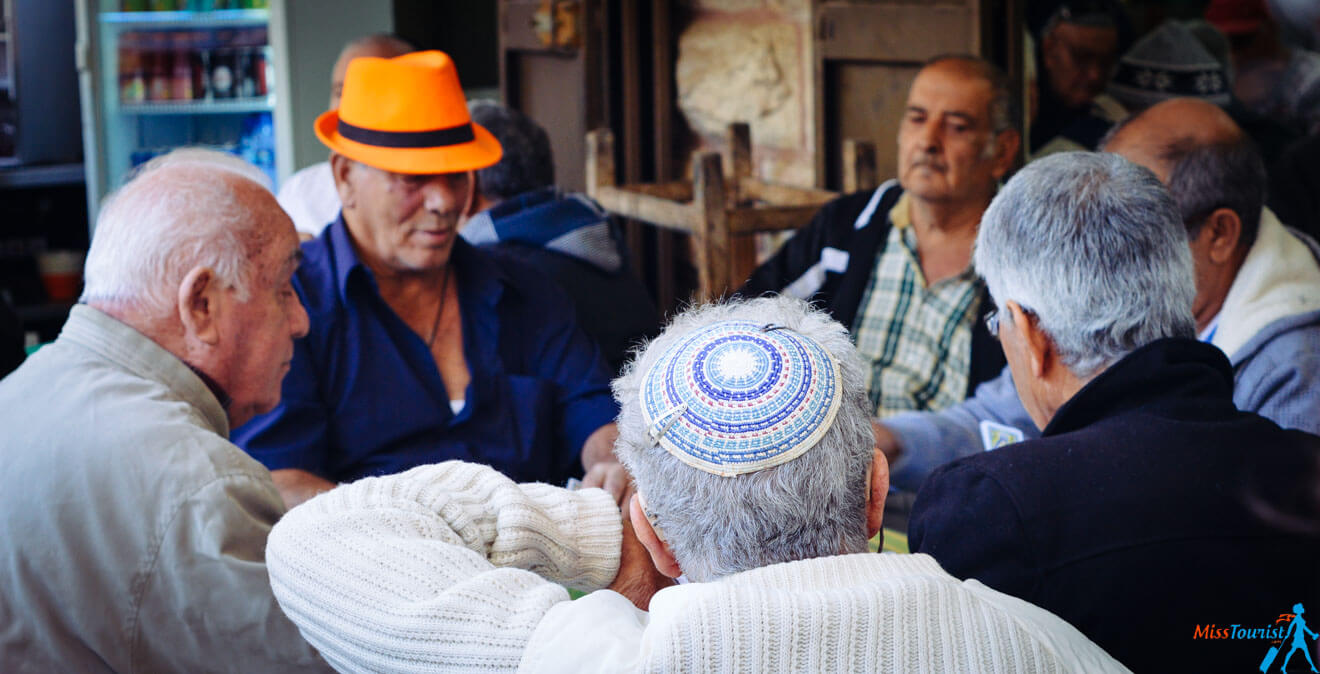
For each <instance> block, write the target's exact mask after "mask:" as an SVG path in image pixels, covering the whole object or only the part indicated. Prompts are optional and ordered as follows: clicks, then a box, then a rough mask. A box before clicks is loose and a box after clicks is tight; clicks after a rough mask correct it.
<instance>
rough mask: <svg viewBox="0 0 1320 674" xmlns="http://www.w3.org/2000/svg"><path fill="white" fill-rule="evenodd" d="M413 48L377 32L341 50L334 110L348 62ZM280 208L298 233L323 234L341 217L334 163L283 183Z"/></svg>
mask: <svg viewBox="0 0 1320 674" xmlns="http://www.w3.org/2000/svg"><path fill="white" fill-rule="evenodd" d="M410 51H413V46H412V45H411V44H409V43H408V42H407V41H406V40H403V39H401V38H399V37H398V36H395V35H389V34H386V33H375V34H373V35H367V36H365V37H360V38H358V39H356V40H353V41H352V42H349V43H348V44H346V45H344V48H343V49H342V50H341V51H340V52H339V58H338V59H336V60H335V66H334V68H333V69H332V70H331V71H330V109H331V110H338V109H339V97H340V96H341V95H342V94H343V92H344V76H345V74H346V73H347V72H348V64H349V62H350V61H352V60H353V59H355V58H361V57H363V56H376V57H379V58H394V57H395V56H403V55H404V54H407V53H408V52H410ZM279 201H280V207H281V208H283V209H284V211H285V212H286V213H288V214H289V217H290V218H293V226H294V228H296V229H297V230H298V235H299V236H301V237H303V238H304V239H310V238H312V237H314V236H316V235H318V234H320V233H321V232H322V231H323V230H324V229H325V228H326V226H327V225H329V224H330V223H331V222H334V220H335V218H336V217H338V216H339V208H340V203H339V192H338V191H337V190H336V189H335V178H334V176H333V175H332V174H331V173H330V162H328V161H323V162H319V163H316V164H312V165H311V166H308V167H307V168H305V169H303V170H301V171H299V172H297V173H295V174H293V175H291V176H289V178H288V180H285V181H284V184H283V185H280V195H279Z"/></svg>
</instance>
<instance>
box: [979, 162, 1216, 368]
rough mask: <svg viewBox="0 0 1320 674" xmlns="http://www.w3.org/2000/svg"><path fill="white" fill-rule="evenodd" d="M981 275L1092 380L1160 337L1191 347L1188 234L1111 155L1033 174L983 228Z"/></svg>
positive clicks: (1038, 166)
mask: <svg viewBox="0 0 1320 674" xmlns="http://www.w3.org/2000/svg"><path fill="white" fill-rule="evenodd" d="M974 262H975V265H976V270H977V272H979V273H980V274H981V276H983V277H984V278H985V281H986V285H987V286H988V287H989V289H990V294H991V295H992V296H993V297H994V299H995V302H996V303H997V304H998V306H999V307H1000V311H1001V315H1002V312H1003V307H1004V306H1005V303H1006V302H1008V301H1009V300H1012V301H1014V302H1016V303H1017V304H1018V305H1019V306H1021V307H1022V308H1023V309H1025V310H1027V311H1029V312H1031V313H1033V314H1035V315H1036V317H1037V319H1038V320H1039V321H1040V327H1041V329H1042V330H1044V332H1045V333H1046V334H1047V335H1049V337H1050V339H1051V340H1052V341H1053V342H1054V345H1055V347H1056V348H1057V349H1058V351H1059V355H1060V358H1061V359H1062V361H1063V364H1064V366H1065V367H1067V368H1068V369H1069V370H1070V371H1072V373H1073V374H1075V375H1077V376H1078V377H1081V378H1087V377H1090V376H1091V375H1094V374H1095V373H1097V372H1099V371H1100V370H1102V369H1104V368H1105V367H1108V366H1109V365H1111V364H1112V363H1114V362H1115V361H1117V360H1119V359H1120V358H1122V357H1123V356H1125V355H1127V354H1128V353H1129V352H1131V351H1132V350H1134V349H1136V348H1138V347H1141V346H1143V345H1145V344H1148V343H1150V342H1152V341H1155V340H1157V339H1160V338H1163V337H1192V336H1195V334H1196V321H1195V319H1194V318H1193V316H1192V301H1193V298H1194V297H1195V296H1196V284H1195V277H1194V276H1193V272H1192V257H1191V251H1190V249H1189V248H1188V244H1187V230H1186V229H1185V228H1184V227H1183V223H1182V218H1181V217H1180V216H1179V214H1178V206H1177V204H1176V203H1175V202H1174V200H1173V197H1172V196H1170V194H1169V192H1168V190H1167V189H1165V187H1164V185H1162V184H1161V183H1160V181H1159V179H1158V178H1156V177H1155V174H1153V173H1151V172H1150V171H1148V170H1146V169H1145V168H1142V167H1140V166H1137V165H1136V164H1133V163H1132V162H1129V161H1128V160H1126V159H1124V158H1122V157H1120V156H1118V155H1115V154H1102V153H1090V152H1067V153H1061V154H1056V155H1051V156H1048V157H1045V158H1043V159H1038V160H1036V161H1033V162H1031V163H1030V164H1027V166H1026V167H1024V168H1023V169H1022V170H1021V171H1019V172H1018V174H1017V175H1015V176H1014V177H1013V179H1012V180H1010V181H1009V182H1008V184H1007V185H1006V186H1005V187H1004V189H1002V190H1000V192H999V194H998V195H997V196H996V197H995V199H994V201H993V202H991V204H990V207H989V208H988V209H986V212H985V215H984V216H982V218H981V227H980V230H979V231H978V233H977V235H976V252H975V257H974Z"/></svg>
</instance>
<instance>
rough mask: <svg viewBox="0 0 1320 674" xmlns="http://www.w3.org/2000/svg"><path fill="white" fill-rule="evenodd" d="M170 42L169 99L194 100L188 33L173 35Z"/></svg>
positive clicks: (190, 39)
mask: <svg viewBox="0 0 1320 674" xmlns="http://www.w3.org/2000/svg"><path fill="white" fill-rule="evenodd" d="M170 41H171V42H172V43H173V44H174V54H173V57H172V59H171V60H172V61H173V69H172V70H171V75H170V98H173V99H174V100H176V101H191V100H192V99H193V98H194V95H193V94H194V92H193V73H192V63H191V58H190V56H189V49H188V47H189V45H190V43H191V41H192V38H191V37H190V35H189V34H188V33H175V34H174V36H173V38H171V40H170Z"/></svg>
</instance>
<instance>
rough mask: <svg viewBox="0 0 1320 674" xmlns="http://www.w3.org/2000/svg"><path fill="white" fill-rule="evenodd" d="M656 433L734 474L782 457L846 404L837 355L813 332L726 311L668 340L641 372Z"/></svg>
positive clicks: (684, 457)
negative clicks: (719, 319)
mask: <svg viewBox="0 0 1320 674" xmlns="http://www.w3.org/2000/svg"><path fill="white" fill-rule="evenodd" d="M640 395H641V402H642V416H643V418H644V419H645V421H646V425H647V429H648V432H649V434H650V439H651V441H652V442H654V443H656V444H658V445H660V446H661V447H663V448H664V449H665V451H668V452H669V453H670V454H672V455H674V456H675V457H676V458H678V459H679V460H680V461H682V462H684V463H686V464H688V465H690V466H692V467H694V468H698V469H700V470H703V471H706V472H708V473H714V474H716V475H722V476H725V477H731V476H734V475H741V474H743V473H750V472H754V471H758V470H763V469H765V468H770V467H772V466H777V465H779V464H782V463H786V462H788V461H792V460H793V459H795V458H797V457H798V456H801V455H802V453H803V452H806V451H807V450H808V449H811V448H812V447H813V446H815V444H816V443H817V442H819V441H820V438H821V436H822V435H824V434H825V431H826V430H828V429H829V427H830V424H831V423H833V421H834V415H835V413H836V412H838V410H839V404H840V401H841V400H842V392H841V391H840V388H839V364H838V362H836V361H835V360H834V357H833V356H831V355H830V353H829V352H828V351H826V350H825V349H824V347H822V346H821V345H820V344H818V343H816V341H815V340H812V339H809V338H807V337H806V336H804V335H801V334H799V333H797V332H794V331H792V330H789V329H788V328H784V327H782V326H774V325H760V324H757V323H752V322H749V321H727V322H723V323H716V324H714V325H709V326H706V327H704V328H702V329H700V330H697V331H696V332H694V333H692V334H691V335H688V336H687V337H686V338H684V339H682V340H680V341H679V342H677V343H676V344H674V345H672V346H670V347H669V348H668V349H666V350H665V351H664V352H663V353H662V354H661V355H660V357H659V358H658V359H657V360H656V361H655V364H654V365H652V366H651V369H649V370H647V372H646V374H645V375H644V376H643V377H642V387H641V393H640Z"/></svg>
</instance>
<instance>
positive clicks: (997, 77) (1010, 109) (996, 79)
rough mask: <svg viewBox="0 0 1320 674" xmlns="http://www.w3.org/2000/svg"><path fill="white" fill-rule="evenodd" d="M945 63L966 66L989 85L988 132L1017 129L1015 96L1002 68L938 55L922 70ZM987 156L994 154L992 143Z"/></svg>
mask: <svg viewBox="0 0 1320 674" xmlns="http://www.w3.org/2000/svg"><path fill="white" fill-rule="evenodd" d="M946 61H956V62H958V63H960V64H962V65H964V66H967V67H968V69H970V70H971V71H972V72H973V73H974V74H975V75H976V76H978V77H980V78H981V79H983V80H985V81H986V83H988V84H989V85H990V109H989V110H988V111H987V113H988V115H989V117H990V131H991V133H992V134H993V135H994V136H998V135H999V134H1001V133H1003V132H1005V131H1008V130H1009V129H1015V128H1017V119H1018V103H1017V95H1016V94H1014V93H1013V82H1012V80H1010V79H1009V78H1008V74H1007V73H1005V72H1004V70H1003V68H1000V67H999V66H997V65H995V64H993V63H991V62H990V61H987V60H985V59H983V58H981V57H979V56H972V55H971V54H940V55H939V56H935V57H933V58H931V59H930V60H928V61H926V63H925V64H924V65H923V66H922V70H925V69H926V68H929V67H931V66H933V65H937V64H939V63H943V62H946ZM989 154H990V155H991V156H992V155H993V154H994V144H993V143H991V145H990V153H989Z"/></svg>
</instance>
